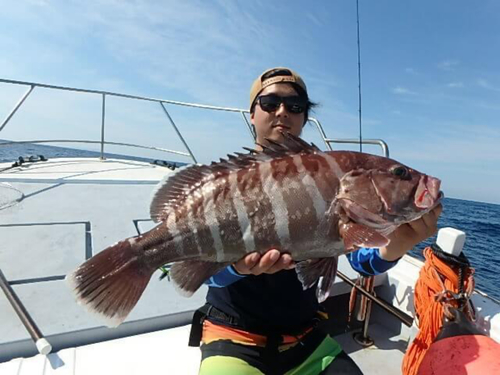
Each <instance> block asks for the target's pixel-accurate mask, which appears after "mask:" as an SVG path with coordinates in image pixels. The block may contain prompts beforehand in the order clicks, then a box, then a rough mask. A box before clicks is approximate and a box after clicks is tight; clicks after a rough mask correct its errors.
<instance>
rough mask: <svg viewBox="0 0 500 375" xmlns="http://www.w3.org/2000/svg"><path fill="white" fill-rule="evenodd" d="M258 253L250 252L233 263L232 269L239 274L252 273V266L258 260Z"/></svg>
mask: <svg viewBox="0 0 500 375" xmlns="http://www.w3.org/2000/svg"><path fill="white" fill-rule="evenodd" d="M259 259H260V254H259V253H251V254H248V255H247V256H245V257H244V258H243V259H240V260H239V261H237V262H236V263H234V264H233V267H234V269H235V270H236V272H238V273H239V274H241V275H248V274H250V273H252V269H253V267H255V265H256V264H257V263H258V262H259Z"/></svg>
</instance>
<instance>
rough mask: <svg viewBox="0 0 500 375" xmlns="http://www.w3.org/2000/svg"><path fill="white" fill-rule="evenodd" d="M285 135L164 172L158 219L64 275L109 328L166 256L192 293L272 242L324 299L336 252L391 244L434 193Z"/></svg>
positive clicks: (356, 157) (435, 187)
mask: <svg viewBox="0 0 500 375" xmlns="http://www.w3.org/2000/svg"><path fill="white" fill-rule="evenodd" d="M283 135H284V139H285V141H284V143H283V144H282V145H278V144H276V143H273V142H270V145H269V146H267V147H264V149H263V151H262V152H252V153H250V154H237V155H238V156H229V160H221V161H220V162H219V163H212V165H210V166H206V165H192V166H188V167H185V168H182V169H179V170H178V171H176V172H174V173H172V174H171V175H169V176H167V178H166V179H165V180H164V181H162V182H161V183H160V184H159V186H158V189H157V191H156V193H155V195H154V198H153V201H152V203H151V208H150V212H151V217H152V218H153V220H154V221H155V222H157V223H158V226H157V227H155V228H153V229H152V230H151V231H149V232H146V233H144V234H142V235H140V236H138V237H136V238H133V239H128V240H124V241H120V242H118V243H117V244H115V245H113V246H110V247H109V248H107V249H105V250H104V251H102V252H100V253H98V254H97V255H96V256H94V257H92V258H91V259H89V260H88V261H87V262H85V263H84V264H83V265H82V266H80V267H79V268H78V269H76V270H75V271H74V272H73V273H72V274H70V275H68V276H67V280H68V282H69V283H70V284H71V286H72V287H73V289H74V291H75V293H76V296H77V300H78V301H79V302H81V303H82V304H84V305H86V306H87V307H89V308H90V309H91V310H93V311H94V312H97V313H98V314H101V316H103V317H104V318H105V319H107V321H108V325H111V326H115V325H118V324H120V323H121V322H122V321H123V320H124V319H125V318H126V316H127V315H128V314H129V313H130V311H131V309H132V308H133V307H134V306H135V304H136V303H137V301H138V299H139V298H140V296H141V294H142V292H143V290H144V288H145V287H146V286H147V284H148V282H149V280H150V278H151V275H152V274H153V272H154V271H155V270H156V269H157V268H158V267H160V266H162V265H163V264H166V263H172V262H174V264H173V265H172V268H171V279H172V282H173V283H174V284H175V285H176V287H177V288H178V289H179V290H180V291H181V292H183V293H184V294H187V295H190V294H192V293H194V292H195V291H196V290H197V289H198V288H199V287H200V286H201V285H202V284H203V282H204V281H205V280H207V279H208V278H210V277H211V276H213V275H214V274H216V273H218V272H220V271H221V270H222V269H223V268H225V267H226V266H227V265H228V264H231V263H234V262H236V261H238V260H239V259H241V258H242V257H244V256H245V255H246V254H247V253H249V252H252V251H257V252H259V253H264V252H266V251H267V250H269V249H271V248H276V249H278V250H280V251H282V252H288V253H290V254H291V256H292V258H293V259H294V260H295V261H297V262H298V263H297V266H296V271H297V276H298V278H299V280H300V281H301V282H302V284H303V286H304V288H308V287H312V286H315V285H316V286H317V294H318V299H320V300H323V299H325V298H327V297H328V295H329V291H330V289H331V285H332V283H333V280H334V278H335V273H336V269H337V257H338V256H339V255H340V254H343V253H346V252H348V251H352V250H355V249H356V248H358V247H381V246H385V245H387V244H388V243H389V240H388V239H387V238H386V235H387V234H388V233H390V231H391V230H394V229H395V228H396V227H397V226H398V225H401V224H402V223H405V222H410V221H412V220H416V219H418V218H419V217H421V216H422V215H424V214H425V213H426V212H428V211H430V210H431V209H432V208H433V207H435V206H436V205H437V204H438V203H439V201H440V198H441V194H440V192H439V186H440V182H439V180H438V179H436V178H433V177H430V176H427V175H424V174H421V173H419V172H417V171H415V170H413V169H411V168H408V167H406V166H403V165H402V164H401V163H398V162H397V161H394V160H391V159H387V158H383V157H379V156H375V155H369V154H363V153H357V152H349V151H329V152H323V151H321V150H319V149H318V148H317V147H316V146H314V145H311V144H308V143H306V142H304V141H302V140H301V139H300V138H297V137H294V136H292V135H290V134H286V133H284V134H283ZM320 277H323V282H321V283H318V282H317V281H318V279H319V278H320ZM97 301H98V302H97Z"/></svg>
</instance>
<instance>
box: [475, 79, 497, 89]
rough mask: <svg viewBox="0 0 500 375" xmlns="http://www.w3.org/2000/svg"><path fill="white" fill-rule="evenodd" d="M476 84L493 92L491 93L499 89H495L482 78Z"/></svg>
mask: <svg viewBox="0 0 500 375" xmlns="http://www.w3.org/2000/svg"><path fill="white" fill-rule="evenodd" d="M477 84H478V85H479V86H480V87H482V88H484V89H488V90H493V91H500V88H498V87H495V86H494V85H492V84H491V83H490V82H489V81H487V80H485V79H482V78H481V79H478V80H477Z"/></svg>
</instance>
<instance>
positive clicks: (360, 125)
mask: <svg viewBox="0 0 500 375" xmlns="http://www.w3.org/2000/svg"><path fill="white" fill-rule="evenodd" d="M356 21H357V25H358V103H359V152H363V137H362V134H361V129H362V124H361V47H360V41H359V0H356Z"/></svg>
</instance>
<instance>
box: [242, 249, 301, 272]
mask: <svg viewBox="0 0 500 375" xmlns="http://www.w3.org/2000/svg"><path fill="white" fill-rule="evenodd" d="M233 267H234V269H235V270H236V272H238V273H239V274H240V275H256V276H257V275H260V274H263V273H276V272H278V271H281V270H289V269H292V268H293V267H295V263H294V262H293V260H292V257H291V256H290V254H282V253H280V252H279V250H276V249H271V250H269V251H267V252H266V253H264V254H263V255H262V256H261V255H260V254H259V253H251V254H248V255H247V256H246V257H244V258H243V259H240V260H239V261H238V262H236V263H234V264H233Z"/></svg>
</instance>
